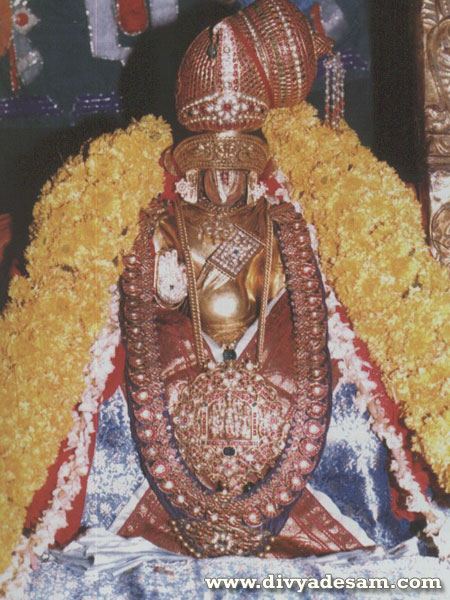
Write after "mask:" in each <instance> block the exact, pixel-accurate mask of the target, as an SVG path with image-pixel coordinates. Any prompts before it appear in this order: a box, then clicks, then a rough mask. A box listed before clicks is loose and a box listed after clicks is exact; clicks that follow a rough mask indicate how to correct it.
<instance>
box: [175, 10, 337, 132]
mask: <svg viewBox="0 0 450 600" xmlns="http://www.w3.org/2000/svg"><path fill="white" fill-rule="evenodd" d="M331 45H332V44H331V41H330V40H328V39H327V38H324V37H322V36H320V35H318V34H316V33H314V32H313V31H312V30H311V28H310V26H309V23H308V21H307V19H306V17H305V16H304V15H303V14H302V13H301V12H300V11H299V10H298V8H297V7H296V6H295V5H294V4H292V3H291V2H290V1H289V0H257V1H256V2H254V3H253V4H251V5H250V6H249V7H247V8H246V9H245V10H243V11H240V12H239V13H237V14H235V15H233V16H231V17H228V18H227V19H224V20H223V21H221V22H220V23H218V24H217V25H216V26H215V27H214V28H212V29H205V30H204V31H203V32H202V33H201V34H200V35H199V36H198V37H197V38H196V39H195V40H194V42H193V43H192V44H191V46H190V47H189V49H188V51H187V52H186V54H185V56H184V59H183V61H182V63H181V66H180V70H179V72H178V87H177V97H176V102H177V112H178V119H179V121H180V123H181V124H182V125H184V126H185V127H187V128H188V129H190V130H192V131H225V130H227V131H228V130H234V131H254V130H256V129H258V128H259V127H261V125H262V124H263V123H264V120H265V118H266V115H267V112H268V111H269V109H271V108H279V107H283V106H293V105H295V104H298V103H299V102H301V101H302V100H304V99H305V97H306V95H307V94H308V92H309V90H310V89H311V86H312V83H313V81H314V78H315V76H316V71H317V59H318V57H319V56H321V55H322V54H326V53H327V52H329V51H330V49H331Z"/></svg>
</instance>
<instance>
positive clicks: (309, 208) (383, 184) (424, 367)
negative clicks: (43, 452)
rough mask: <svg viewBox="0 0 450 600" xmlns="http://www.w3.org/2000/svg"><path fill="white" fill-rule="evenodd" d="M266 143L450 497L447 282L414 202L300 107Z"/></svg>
mask: <svg viewBox="0 0 450 600" xmlns="http://www.w3.org/2000/svg"><path fill="white" fill-rule="evenodd" d="M264 133H265V135H266V137H267V140H268V142H269V145H270V147H271V150H272V153H273V154H274V157H275V159H276V161H277V163H278V165H279V166H280V168H281V169H282V170H283V172H284V173H285V174H286V175H287V176H288V177H289V179H290V181H291V182H292V184H293V187H294V190H293V198H294V200H296V201H299V202H300V203H301V206H302V208H303V210H304V213H305V217H306V218H307V220H309V221H310V222H312V223H313V224H314V225H315V227H316V229H317V232H318V237H319V242H320V255H321V260H322V264H323V267H324V269H325V272H326V275H327V277H328V279H329V280H330V282H331V283H332V284H333V286H334V287H335V290H336V292H337V295H338V296H339V298H340V300H341V301H342V302H343V304H344V305H345V306H346V308H347V311H348V314H349V316H350V318H351V319H352V322H353V324H354V326H355V329H356V331H357V333H358V335H359V336H360V337H361V338H362V339H363V340H364V341H365V342H366V343H367V345H368V347H369V350H370V352H371V356H372V358H373V359H374V360H375V361H376V362H377V364H378V365H379V366H380V367H381V370H382V371H383V374H384V382H385V384H386V387H387V390H388V392H389V393H391V394H392V395H393V396H394V398H395V399H396V401H397V402H398V403H399V405H400V406H401V408H402V411H403V415H404V418H405V422H406V424H407V425H408V427H409V428H410V429H411V430H412V431H413V432H415V435H414V445H415V448H416V449H417V450H418V451H420V452H421V453H422V454H423V455H424V457H425V459H426V460H427V462H428V463H429V464H430V466H431V467H432V469H433V470H434V471H435V473H436V474H437V475H438V478H439V481H440V483H441V484H442V485H443V486H444V487H446V489H447V491H450V466H449V465H450V435H449V431H450V411H449V403H450V296H449V291H450V280H449V277H448V273H447V272H446V271H445V269H444V268H443V267H441V266H440V265H439V264H438V263H437V262H436V261H435V260H434V259H433V258H432V257H431V256H430V252H429V248H428V246H427V245H426V242H425V235H424V231H423V227H422V225H421V213H420V206H419V204H418V202H417V200H416V198H415V195H414V193H413V192H412V191H411V190H409V189H408V188H407V187H406V186H405V184H404V183H403V182H402V181H401V180H400V179H399V177H398V175H397V174H396V173H395V171H394V170H393V169H392V168H390V167H389V166H388V165H387V164H385V163H382V162H380V161H378V160H377V159H376V158H375V157H374V156H373V155H372V154H371V152H370V151H369V150H368V149H367V148H364V147H363V146H361V144H360V142H359V140H358V138H357V136H356V134H355V133H354V132H353V131H352V130H350V129H349V128H348V127H347V126H346V125H345V123H344V124H342V127H341V129H340V130H339V131H338V132H334V131H332V130H331V129H329V128H327V127H325V126H323V125H322V124H321V122H320V121H319V119H318V118H317V117H316V114H315V111H314V109H313V108H312V107H311V106H309V105H307V104H303V105H300V106H298V107H295V108H293V109H281V110H278V111H273V112H272V113H271V114H270V115H269V118H268V120H267V122H266V126H265V128H264Z"/></svg>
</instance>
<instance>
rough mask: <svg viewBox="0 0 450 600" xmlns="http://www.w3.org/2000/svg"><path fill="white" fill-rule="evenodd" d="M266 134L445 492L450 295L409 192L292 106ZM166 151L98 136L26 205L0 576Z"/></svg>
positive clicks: (2, 438)
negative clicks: (31, 207)
mask: <svg viewBox="0 0 450 600" xmlns="http://www.w3.org/2000/svg"><path fill="white" fill-rule="evenodd" d="M265 133H266V136H267V138H268V141H269V143H270V146H271V148H272V151H273V153H274V155H275V158H276V159H277V161H278V163H279V166H280V167H281V168H282V169H283V171H284V172H285V173H286V174H287V175H288V176H289V178H290V180H291V182H292V184H293V186H292V189H290V192H291V195H293V198H294V200H300V199H301V205H302V208H303V210H304V212H305V216H306V217H307V218H308V220H310V221H312V222H313V223H314V224H315V226H316V228H317V232H318V237H319V245H320V253H321V258H322V266H323V269H324V271H325V273H326V275H327V277H328V279H329V281H330V282H331V283H332V284H333V286H334V287H335V289H336V292H337V295H338V296H339V299H340V300H341V301H342V302H343V303H344V305H345V306H346V308H347V311H348V314H349V316H350V317H351V319H352V321H353V324H354V326H355V328H356V330H357V333H358V335H359V336H360V337H361V338H362V339H363V340H364V341H365V342H366V343H367V345H368V346H369V349H370V351H371V353H372V356H373V358H374V359H375V361H376V362H377V363H378V365H379V366H380V367H381V369H382V371H383V373H384V381H385V384H386V386H387V388H388V390H389V391H391V393H392V395H393V396H394V397H395V399H396V400H397V402H398V403H399V405H400V406H401V408H402V410H403V414H404V417H405V421H406V423H407V424H408V426H409V427H410V428H411V430H412V431H413V432H414V443H415V447H416V449H417V450H419V451H420V452H421V453H422V454H423V455H424V457H425V458H426V460H427V461H428V463H429V464H430V466H431V467H432V469H433V470H434V471H435V473H436V474H437V475H438V477H439V480H440V482H441V483H442V485H444V486H447V489H450V472H449V464H450V442H449V441H448V435H447V434H448V429H449V425H450V414H449V411H448V399H449V397H450V376H449V374H450V325H449V324H450V303H449V302H448V294H449V291H450V282H449V279H448V276H447V273H446V271H445V270H444V269H443V268H442V267H441V266H440V265H439V264H438V263H437V262H435V261H434V260H433V259H432V258H431V256H430V252H429V248H428V246H427V245H426V243H425V239H424V233H423V229H422V225H421V215H420V209H419V206H418V204H417V202H416V200H415V198H414V194H413V192H411V191H410V190H408V189H407V187H406V186H405V185H404V184H403V183H402V182H401V181H400V179H399V178H398V176H397V175H396V174H395V172H394V171H393V170H392V169H391V168H390V167H388V166H387V165H386V164H384V163H380V162H379V161H377V160H376V159H375V158H374V156H373V155H372V154H371V153H370V151H369V150H367V149H366V148H364V147H362V146H361V144H360V143H359V141H358V139H357V136H356V134H355V133H354V132H352V131H351V130H349V129H348V128H347V127H346V126H345V125H343V126H342V128H341V130H340V131H337V132H335V131H333V130H332V129H330V128H329V127H325V126H323V125H322V124H321V122H320V121H319V119H318V118H317V117H316V115H315V112H314V109H313V108H312V107H310V106H308V105H306V104H303V105H300V106H298V107H296V108H293V109H279V110H276V111H273V112H272V113H271V114H270V115H269V119H268V121H267V126H266V128H265ZM170 144H171V136H170V132H169V128H168V126H167V125H166V124H165V123H163V122H162V121H161V120H157V119H155V118H154V117H151V116H149V117H145V118H143V119H142V120H141V121H140V122H139V123H133V124H132V125H131V126H130V127H129V128H128V129H126V130H125V131H122V130H120V131H117V132H116V133H114V134H108V135H104V136H102V137H101V138H99V139H97V140H95V141H93V142H92V143H91V145H90V147H89V151H88V153H87V156H86V157H83V155H82V154H80V155H79V156H77V157H75V158H72V159H70V160H69V161H68V163H66V165H64V167H62V168H61V169H60V170H59V171H58V173H57V174H56V175H55V177H54V178H53V180H52V181H50V182H49V183H47V184H46V185H45V187H44V189H43V191H42V196H41V200H40V202H39V203H38V204H37V205H36V208H35V211H34V225H33V229H32V234H33V239H32V242H31V244H30V246H29V248H28V251H27V255H26V256H27V261H28V277H16V278H15V279H13V281H12V284H11V288H10V296H11V302H10V304H9V305H8V307H7V309H6V311H5V313H4V315H3V317H2V319H1V320H0V352H1V354H2V357H3V360H2V362H1V363H0V379H1V381H2V384H3V397H4V398H7V399H8V402H4V403H3V404H2V405H1V406H0V428H1V432H0V451H1V460H0V478H1V486H0V489H1V494H0V517H1V518H0V540H1V548H2V553H1V555H0V570H3V569H4V568H6V567H7V565H8V564H9V562H10V560H11V551H12V550H13V548H14V547H15V546H16V544H17V543H18V541H19V539H20V535H21V530H22V523H23V522H24V519H25V510H26V506H28V504H29V503H30V501H31V499H32V497H33V494H34V492H35V491H36V490H38V489H39V488H40V487H41V486H42V485H43V483H44V481H45V477H46V471H47V468H48V467H49V466H50V465H51V464H52V463H53V462H54V460H55V458H56V456H57V452H58V448H59V445H60V443H61V441H62V440H64V438H65V437H66V436H67V434H68V433H69V432H70V431H71V430H73V428H74V413H73V409H74V408H75V407H76V406H77V404H78V403H79V402H80V401H81V400H82V398H83V395H84V394H85V393H86V379H85V373H87V372H90V373H93V372H95V369H94V370H93V369H92V368H91V365H92V362H93V361H94V360H96V359H97V358H98V357H96V356H95V355H93V354H92V352H90V349H91V348H95V347H96V346H95V344H96V343H97V342H98V340H99V339H100V337H101V332H102V331H104V328H105V325H106V324H107V323H108V319H110V317H111V309H110V303H111V296H110V291H109V290H110V288H111V286H114V285H115V284H116V283H117V278H118V275H119V273H120V271H121V260H120V257H121V253H122V252H129V251H130V249H131V246H132V243H133V241H134V238H135V236H136V234H137V223H138V213H139V210H140V209H141V208H142V207H145V206H146V205H147V204H148V202H149V201H150V199H151V198H152V197H155V196H156V195H157V194H158V193H159V192H160V191H161V190H162V188H163V170H162V168H159V167H158V166H157V165H158V161H159V157H160V155H161V153H162V151H163V150H164V149H165V148H167V147H168V146H169V145H170ZM130 164H132V165H133V168H132V169H130V168H129V167H130ZM412 315H413V318H412ZM49 340H51V343H49ZM101 388H102V386H101V384H100V383H98V395H99V396H100V395H101V393H102V389H101ZM90 397H91V396H90ZM280 493H281V492H280ZM47 541H48V540H47ZM48 543H51V541H48Z"/></svg>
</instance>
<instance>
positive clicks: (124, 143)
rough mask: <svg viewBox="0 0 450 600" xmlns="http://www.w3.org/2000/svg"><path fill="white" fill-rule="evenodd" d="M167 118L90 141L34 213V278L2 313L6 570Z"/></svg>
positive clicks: (64, 428)
mask: <svg viewBox="0 0 450 600" xmlns="http://www.w3.org/2000/svg"><path fill="white" fill-rule="evenodd" d="M170 144H171V135H170V130H169V127H168V125H166V124H165V123H164V122H163V121H162V120H157V119H155V118H154V117H151V116H150V117H145V118H144V119H142V120H141V121H140V122H139V123H134V124H132V125H131V126H130V127H128V129H126V130H119V131H117V132H115V133H114V134H108V135H104V136H102V137H101V138H99V139H97V140H95V141H94V142H92V143H91V144H90V146H89V152H88V156H87V158H86V160H84V159H83V157H82V156H77V157H76V158H73V159H70V160H69V161H68V162H67V163H66V165H64V167H62V168H61V169H60V170H59V171H58V173H57V174H56V176H55V177H54V178H53V180H52V181H50V182H49V183H47V184H46V186H45V187H44V189H43V191H42V196H41V199H40V201H39V203H38V204H37V205H36V208H35V211H34V225H33V241H32V242H31V244H30V246H29V248H28V250H27V254H26V258H27V261H28V267H27V270H28V275H29V276H28V277H26V278H24V277H17V278H15V279H14V280H13V281H12V284H11V287H10V295H11V303H10V304H9V305H8V307H7V309H6V311H5V313H4V316H3V318H2V319H1V321H0V348H1V355H2V361H1V363H0V381H2V386H3V395H2V405H1V407H0V449H1V453H0V456H1V459H0V480H1V485H0V547H1V555H0V572H1V571H3V570H4V568H5V567H7V565H8V563H9V560H10V554H11V551H12V549H13V548H14V546H15V545H16V544H17V542H18V540H19V537H20V534H21V532H22V526H23V522H24V518H25V509H26V507H27V506H28V504H29V503H30V502H31V499H32V497H33V494H34V492H35V491H36V490H37V489H39V488H40V487H41V486H42V485H43V483H44V481H45V478H46V471H47V468H48V466H49V465H51V464H52V463H53V462H54V460H55V458H56V456H57V452H58V448H59V445H60V443H61V441H62V440H63V439H64V438H65V437H66V435H67V433H68V432H69V430H70V429H71V427H72V425H73V419H72V414H71V411H72V409H73V408H74V406H75V405H76V403H77V402H78V401H79V398H80V396H81V394H82V392H83V389H84V386H85V381H84V377H83V368H84V367H85V365H86V364H87V363H88V362H89V360H90V355H89V348H90V346H91V345H92V344H93V342H94V340H95V339H96V336H97V335H98V334H99V333H100V331H101V330H102V328H103V327H104V325H105V322H106V319H107V317H108V315H109V300H110V295H109V288H110V286H111V285H113V284H116V282H117V278H118V275H119V273H120V270H121V253H122V251H125V252H127V251H129V250H130V249H131V246H132V243H133V241H134V238H135V236H136V234H137V224H138V214H139V210H140V209H141V208H142V207H144V206H146V205H147V204H148V202H149V200H150V199H151V198H152V197H154V196H156V195H157V194H158V193H159V192H160V191H161V190H162V187H163V170H162V168H160V167H159V166H158V161H159V158H160V155H161V152H162V151H163V150H164V149H165V148H166V147H167V146H169V145H170Z"/></svg>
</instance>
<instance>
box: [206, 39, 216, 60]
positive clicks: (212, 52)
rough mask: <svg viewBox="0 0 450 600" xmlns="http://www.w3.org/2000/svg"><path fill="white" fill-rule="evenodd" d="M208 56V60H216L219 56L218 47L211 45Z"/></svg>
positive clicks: (207, 52)
mask: <svg viewBox="0 0 450 600" xmlns="http://www.w3.org/2000/svg"><path fill="white" fill-rule="evenodd" d="M206 54H207V55H208V58H216V56H217V46H216V45H215V44H214V43H211V44H210V45H209V46H208V49H207V51H206Z"/></svg>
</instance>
